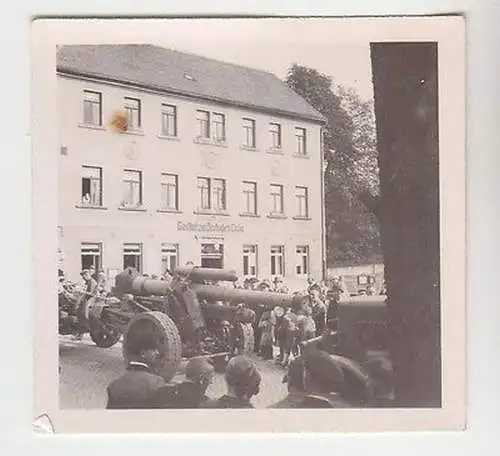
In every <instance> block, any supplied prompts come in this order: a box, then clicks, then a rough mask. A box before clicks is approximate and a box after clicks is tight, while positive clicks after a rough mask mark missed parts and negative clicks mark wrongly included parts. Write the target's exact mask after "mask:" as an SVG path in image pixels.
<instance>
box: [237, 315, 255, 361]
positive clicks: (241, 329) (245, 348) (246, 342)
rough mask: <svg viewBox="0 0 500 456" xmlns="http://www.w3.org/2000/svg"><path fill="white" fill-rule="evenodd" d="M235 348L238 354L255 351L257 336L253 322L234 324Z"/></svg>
mask: <svg viewBox="0 0 500 456" xmlns="http://www.w3.org/2000/svg"><path fill="white" fill-rule="evenodd" d="M233 340H234V346H233V350H234V352H235V354H237V355H250V354H252V353H253V351H254V347H255V336H254V332H253V326H252V324H251V323H235V324H234V326H233Z"/></svg>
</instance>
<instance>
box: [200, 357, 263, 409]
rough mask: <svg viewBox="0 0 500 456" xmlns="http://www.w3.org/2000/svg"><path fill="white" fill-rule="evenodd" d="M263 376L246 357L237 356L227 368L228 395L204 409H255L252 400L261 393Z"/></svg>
mask: <svg viewBox="0 0 500 456" xmlns="http://www.w3.org/2000/svg"><path fill="white" fill-rule="evenodd" d="M260 382H261V376H260V374H259V372H258V371H257V369H256V368H255V366H254V364H253V363H252V362H251V361H250V360H249V359H248V358H246V357H245V356H235V357H234V358H232V359H231V360H230V361H229V363H228V364H227V367H226V384H227V393H226V394H225V395H224V396H221V397H219V398H218V399H214V400H210V401H207V402H205V403H204V404H202V406H201V407H202V408H216V409H217V408H221V409H224V408H226V409H227V408H254V406H253V405H252V403H251V402H250V399H251V398H252V397H253V396H256V395H257V394H258V393H259V388H260Z"/></svg>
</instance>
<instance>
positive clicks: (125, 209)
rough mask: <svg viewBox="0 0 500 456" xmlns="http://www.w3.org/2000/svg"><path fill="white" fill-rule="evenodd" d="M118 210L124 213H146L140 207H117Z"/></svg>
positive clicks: (144, 209)
mask: <svg viewBox="0 0 500 456" xmlns="http://www.w3.org/2000/svg"><path fill="white" fill-rule="evenodd" d="M118 210H119V211H125V212H147V209H146V208H144V207H142V206H138V207H127V206H118Z"/></svg>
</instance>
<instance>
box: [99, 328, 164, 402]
mask: <svg viewBox="0 0 500 456" xmlns="http://www.w3.org/2000/svg"><path fill="white" fill-rule="evenodd" d="M125 349H126V350H127V353H128V356H129V361H128V363H127V367H126V370H125V372H124V373H123V374H122V375H121V376H120V377H119V378H117V379H116V380H113V381H112V382H111V383H110V384H109V386H108V389H107V393H108V401H107V404H106V408H107V409H145V408H154V405H155V403H154V400H153V399H154V398H155V394H157V392H158V390H159V388H161V387H162V386H164V385H165V379H164V378H163V377H161V376H160V375H159V374H158V373H157V372H156V366H157V363H158V357H159V352H158V349H157V345H156V340H155V338H154V336H153V335H151V334H147V333H137V334H131V335H130V336H129V339H128V341H127V346H126V347H125Z"/></svg>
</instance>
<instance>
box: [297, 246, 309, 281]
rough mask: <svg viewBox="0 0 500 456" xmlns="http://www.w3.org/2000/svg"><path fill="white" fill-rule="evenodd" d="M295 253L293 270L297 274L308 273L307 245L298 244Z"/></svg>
mask: <svg viewBox="0 0 500 456" xmlns="http://www.w3.org/2000/svg"><path fill="white" fill-rule="evenodd" d="M295 253H296V255H297V262H296V266H295V272H296V273H297V275H307V274H309V247H308V246H307V245H298V246H297V248H296V250H295Z"/></svg>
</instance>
